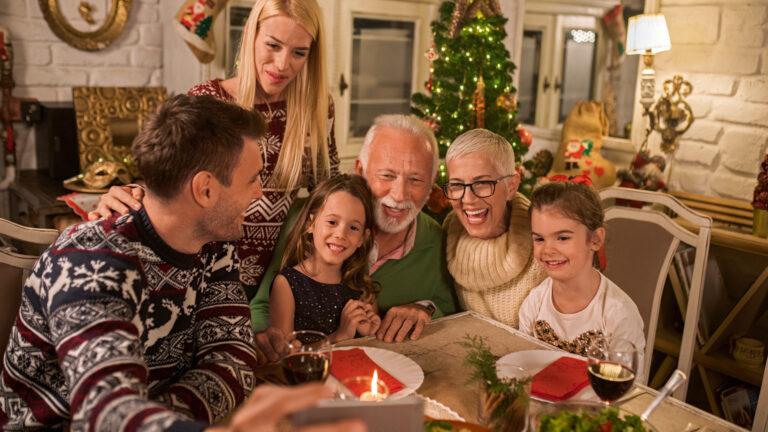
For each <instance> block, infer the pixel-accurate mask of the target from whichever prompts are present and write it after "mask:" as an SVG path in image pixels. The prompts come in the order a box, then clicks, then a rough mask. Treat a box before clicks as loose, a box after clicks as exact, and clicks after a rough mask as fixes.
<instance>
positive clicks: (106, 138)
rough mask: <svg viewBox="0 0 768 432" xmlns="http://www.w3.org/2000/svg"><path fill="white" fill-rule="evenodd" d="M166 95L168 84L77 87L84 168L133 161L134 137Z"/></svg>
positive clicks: (76, 114) (75, 94)
mask: <svg viewBox="0 0 768 432" xmlns="http://www.w3.org/2000/svg"><path fill="white" fill-rule="evenodd" d="M165 98H166V91H165V88H164V87H74V88H73V89H72V99H73V103H74V107H75V116H76V118H77V142H78V148H79V155H80V170H81V171H85V170H87V169H88V167H90V166H91V165H92V164H94V163H96V162H97V161H99V160H107V161H130V155H131V143H132V142H133V139H134V138H135V137H136V135H137V134H138V133H139V131H140V130H141V127H142V125H143V124H144V122H145V121H146V120H147V118H148V117H149V116H150V115H151V114H154V113H155V112H156V111H157V108H158V107H159V106H160V104H161V103H162V102H163V101H164V100H165Z"/></svg>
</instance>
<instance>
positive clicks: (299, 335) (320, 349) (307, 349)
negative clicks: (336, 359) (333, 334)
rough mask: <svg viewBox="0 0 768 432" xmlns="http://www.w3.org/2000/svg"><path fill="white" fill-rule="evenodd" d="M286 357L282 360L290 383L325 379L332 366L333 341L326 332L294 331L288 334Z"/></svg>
mask: <svg viewBox="0 0 768 432" xmlns="http://www.w3.org/2000/svg"><path fill="white" fill-rule="evenodd" d="M287 344H288V347H287V349H286V354H285V357H283V359H282V360H280V366H281V367H282V369H283V375H284V376H285V380H286V381H287V382H288V383H289V384H290V385H298V384H303V383H308V382H312V381H321V382H323V381H325V379H326V378H328V373H329V371H330V368H331V342H330V341H329V340H328V336H326V335H325V334H324V333H321V332H318V331H313V330H299V331H294V332H292V333H291V334H290V335H288V342H287Z"/></svg>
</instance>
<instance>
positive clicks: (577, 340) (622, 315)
mask: <svg viewBox="0 0 768 432" xmlns="http://www.w3.org/2000/svg"><path fill="white" fill-rule="evenodd" d="M585 179H586V178H585ZM585 181H588V180H585ZM529 213H530V215H531V235H532V237H533V255H534V257H535V258H536V260H538V261H539V263H541V265H542V267H544V269H545V270H546V272H547V274H548V275H549V277H548V278H547V279H545V280H544V282H542V283H541V284H540V285H539V286H538V287H536V288H534V289H533V290H531V292H530V294H528V297H527V298H526V299H525V301H523V304H522V306H521V307H520V313H519V319H520V331H522V332H524V333H527V334H530V335H532V336H535V337H536V338H538V339H540V340H542V341H544V342H547V343H549V344H551V345H554V346H556V347H558V348H560V349H562V350H565V351H569V352H572V353H574V354H579V355H582V356H586V354H587V349H588V348H589V345H590V343H591V342H592V341H593V340H594V339H596V338H601V337H603V336H608V335H611V336H614V337H621V338H623V339H626V340H628V341H630V342H632V343H633V344H634V345H635V348H636V349H637V353H638V357H639V361H638V364H639V365H642V364H643V352H644V350H645V336H644V334H643V319H642V317H641V316H640V312H639V311H638V310H637V306H636V305H635V303H634V302H633V301H632V299H631V298H629V296H628V295H627V294H626V293H625V292H624V291H622V290H621V288H619V287H618V286H616V284H614V283H613V282H611V281H610V280H609V279H608V278H606V277H605V276H604V275H603V274H602V273H600V271H598V270H597V269H596V268H595V267H596V264H597V256H596V253H597V251H599V250H600V248H601V247H602V246H603V242H604V241H605V228H604V227H603V208H602V205H601V204H600V198H599V197H598V195H597V194H596V193H595V191H594V190H593V189H592V187H590V186H589V185H588V183H576V182H551V183H547V184H545V185H544V186H541V187H539V188H538V189H536V190H534V192H533V196H532V197H531V207H530V210H529Z"/></svg>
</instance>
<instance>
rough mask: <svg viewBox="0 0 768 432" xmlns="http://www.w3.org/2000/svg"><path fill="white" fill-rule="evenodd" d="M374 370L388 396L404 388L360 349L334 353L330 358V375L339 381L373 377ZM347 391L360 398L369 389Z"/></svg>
mask: <svg viewBox="0 0 768 432" xmlns="http://www.w3.org/2000/svg"><path fill="white" fill-rule="evenodd" d="M374 369H376V370H377V371H379V379H380V380H382V381H384V384H386V385H387V388H389V394H395V393H397V392H398V391H400V390H402V389H403V388H404V387H405V386H404V385H403V384H402V383H401V382H400V381H398V380H397V378H395V377H393V376H392V375H390V374H389V373H387V371H385V370H384V369H382V368H381V366H379V365H377V364H376V363H375V362H374V361H373V360H371V358H370V357H368V354H366V353H365V351H363V350H362V349H360V348H352V349H348V350H339V351H334V352H333V354H332V356H331V374H332V375H333V376H335V377H336V379H337V380H339V381H343V380H344V379H346V378H350V377H354V376H367V377H370V376H373V370H374ZM349 390H350V391H352V392H353V393H355V394H356V395H357V396H360V395H361V394H362V393H363V392H364V391H366V390H370V389H362V388H350V389H349Z"/></svg>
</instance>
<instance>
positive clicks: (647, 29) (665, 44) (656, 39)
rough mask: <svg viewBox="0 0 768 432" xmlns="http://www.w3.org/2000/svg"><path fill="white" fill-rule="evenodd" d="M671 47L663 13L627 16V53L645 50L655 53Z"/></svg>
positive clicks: (637, 52) (643, 52)
mask: <svg viewBox="0 0 768 432" xmlns="http://www.w3.org/2000/svg"><path fill="white" fill-rule="evenodd" d="M671 48H672V44H671V43H670V41H669V30H667V20H665V19H664V15H662V14H642V15H635V16H633V17H630V18H629V29H628V30H627V54H645V52H646V51H647V50H650V51H651V53H652V54H656V53H659V52H662V51H669V50H670V49H671Z"/></svg>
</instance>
